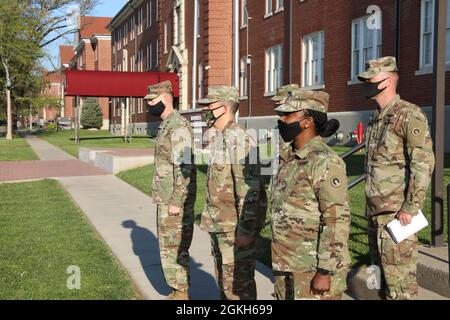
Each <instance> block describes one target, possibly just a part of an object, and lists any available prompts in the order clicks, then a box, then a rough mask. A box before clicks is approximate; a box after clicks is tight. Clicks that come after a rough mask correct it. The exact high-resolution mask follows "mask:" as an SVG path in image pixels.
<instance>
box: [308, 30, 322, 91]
mask: <svg viewBox="0 0 450 320" xmlns="http://www.w3.org/2000/svg"><path fill="white" fill-rule="evenodd" d="M316 39H317V40H318V41H319V44H318V53H317V56H318V61H316V60H313V57H314V40H316ZM302 47H303V50H302V51H303V52H302V87H305V88H308V87H309V88H311V87H315V86H323V85H324V82H325V80H324V60H325V59H324V57H325V54H324V51H325V33H324V31H319V32H314V33H310V34H308V35H306V36H304V37H303V44H302ZM314 63H318V64H319V66H318V69H319V71H318V73H319V74H318V81H317V82H316V81H314V80H315V78H316V74H315V71H316V68H315V67H313V66H314Z"/></svg>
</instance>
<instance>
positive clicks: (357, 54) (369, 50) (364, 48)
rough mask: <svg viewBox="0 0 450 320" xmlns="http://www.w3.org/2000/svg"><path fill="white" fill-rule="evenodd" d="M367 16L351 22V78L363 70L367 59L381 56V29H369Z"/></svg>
mask: <svg viewBox="0 0 450 320" xmlns="http://www.w3.org/2000/svg"><path fill="white" fill-rule="evenodd" d="M367 19H368V17H364V18H361V19H358V20H355V21H353V22H352V79H355V78H356V77H357V76H358V74H360V73H361V72H362V71H364V70H365V66H366V63H367V62H368V61H369V60H372V59H376V58H378V57H381V55H382V54H381V29H369V28H368V23H367Z"/></svg>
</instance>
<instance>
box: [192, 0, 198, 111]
mask: <svg viewBox="0 0 450 320" xmlns="http://www.w3.org/2000/svg"><path fill="white" fill-rule="evenodd" d="M199 15H200V10H199V7H198V0H194V19H195V21H194V39H193V41H194V43H193V46H192V47H193V49H194V50H193V54H192V60H193V63H192V65H193V66H192V109H196V108H197V45H198V41H197V34H198V28H199V24H198V20H199Z"/></svg>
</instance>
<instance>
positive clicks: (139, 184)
mask: <svg viewBox="0 0 450 320" xmlns="http://www.w3.org/2000/svg"><path fill="white" fill-rule="evenodd" d="M335 150H336V151H337V152H338V153H339V154H342V153H344V152H345V151H347V150H349V148H346V147H336V148H335ZM346 163H347V174H348V175H349V182H351V181H352V180H353V179H355V178H357V177H358V176H359V175H361V174H362V173H363V166H364V151H361V152H358V153H356V154H355V155H353V156H352V157H350V158H349V159H347V160H346ZM445 167H446V169H445V174H444V186H445V187H446V186H447V185H448V184H449V183H450V155H447V156H446V161H445ZM205 173H206V166H199V170H198V176H197V200H196V204H195V213H196V217H197V221H198V219H199V216H200V213H201V210H202V208H203V205H204V202H205V188H206V181H205V180H206V174H205ZM152 175H153V166H151V165H150V166H146V167H142V168H137V169H133V170H130V171H126V172H122V173H120V174H119V175H118V177H119V178H121V179H122V180H124V181H126V182H128V183H129V184H131V185H133V186H134V187H136V188H137V189H139V190H141V191H143V192H144V193H146V194H150V193H151V191H150V189H151V180H152ZM268 180H269V179H268V177H266V182H267V183H266V186H268ZM349 197H350V209H351V213H352V221H351V230H350V239H349V248H350V253H351V257H352V264H353V266H355V267H357V266H361V265H367V264H369V263H370V258H369V250H368V242H367V221H366V219H365V216H364V213H365V209H364V208H365V195H364V183H360V184H359V185H357V186H356V187H354V188H353V189H352V190H350V192H349ZM430 199H431V186H430V188H429V190H428V195H427V199H426V203H425V206H424V210H423V211H424V214H425V215H426V217H427V219H428V221H429V222H430V223H431V201H430ZM444 206H445V211H444V212H447V195H445V199H444ZM445 216H446V214H445ZM267 219H268V221H269V217H267ZM445 221H446V218H445ZM445 226H446V227H445V234H447V223H446V222H445ZM261 236H262V239H261V241H260V245H261V247H262V248H261V250H260V251H261V252H260V254H259V259H260V260H261V261H262V262H264V263H266V264H268V265H270V251H269V249H270V242H269V241H270V238H271V231H270V225H269V224H267V225H266V227H265V228H264V229H263V230H262V232H261ZM445 239H447V237H446V236H445ZM419 240H420V241H421V242H422V243H424V244H429V243H430V242H431V227H430V226H428V227H427V228H425V229H424V230H422V231H420V232H419Z"/></svg>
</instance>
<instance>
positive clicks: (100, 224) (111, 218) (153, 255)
mask: <svg viewBox="0 0 450 320" xmlns="http://www.w3.org/2000/svg"><path fill="white" fill-rule="evenodd" d="M27 141H28V142H29V143H30V145H31V146H32V148H33V150H35V152H36V153H37V154H38V155H39V157H41V159H42V158H44V159H46V160H47V161H34V162H35V163H50V162H52V161H49V160H51V159H52V160H53V162H54V163H55V164H54V168H55V166H56V164H57V163H60V164H61V163H65V164H66V165H67V167H66V168H67V170H66V171H64V170H62V172H61V173H60V175H59V177H57V178H55V179H56V180H57V181H59V182H60V183H61V185H62V186H63V187H64V188H65V189H66V190H67V192H68V193H69V194H70V195H71V197H72V198H73V200H74V201H75V202H76V203H77V204H78V205H79V207H80V208H81V209H82V211H83V212H84V213H85V215H86V216H87V218H88V219H89V221H90V222H91V224H92V226H93V227H94V228H95V230H96V231H97V232H98V234H99V235H100V236H101V237H102V238H103V240H104V241H105V242H106V244H107V245H108V246H109V248H110V250H111V251H112V253H113V254H114V255H115V256H116V258H117V259H118V261H119V262H120V263H121V264H122V265H123V266H124V267H125V269H126V270H127V271H128V273H129V274H130V276H131V278H132V279H133V281H134V283H135V285H136V286H137V288H138V290H139V291H140V292H141V294H142V295H143V297H144V298H145V299H151V300H156V299H163V298H164V296H166V295H167V294H168V293H169V288H168V287H167V286H166V284H165V281H164V276H163V274H162V270H161V263H160V256H159V245H158V239H157V231H156V206H155V205H154V204H153V203H152V201H151V199H150V197H149V196H147V195H145V194H143V193H142V192H140V191H139V190H137V189H135V188H134V187H132V186H130V185H128V184H127V183H125V182H124V181H122V180H120V179H119V178H117V177H115V176H113V175H106V174H104V173H103V175H94V176H81V175H83V174H82V172H80V171H78V172H69V171H70V170H69V166H70V164H72V165H73V166H74V165H75V162H79V160H73V159H74V158H73V157H71V156H70V155H67V154H65V152H63V151H61V150H59V149H58V148H56V147H54V146H52V145H51V144H48V143H46V142H45V141H42V140H41V139H38V138H32V137H27ZM55 149H57V150H55ZM1 165H2V163H1V162H0V166H1ZM84 165H86V166H87V167H86V168H89V170H98V169H96V168H93V167H92V166H90V165H88V164H84ZM0 169H1V168H0ZM10 170H11V169H10ZM12 170H14V171H15V170H16V169H14V168H13V169H12ZM86 170H87V169H86ZM0 172H1V170H0ZM84 173H86V171H84ZM70 175H74V176H70ZM75 175H77V176H75ZM50 176H52V177H55V176H57V175H56V174H51V175H50ZM149 179H150V177H149ZM0 181H1V179H0ZM210 252H211V245H210V237H209V234H207V233H206V232H204V231H202V230H201V229H200V228H199V227H198V226H195V229H194V239H193V242H192V246H191V250H190V254H191V289H190V295H191V297H192V299H205V300H213V299H218V298H219V290H218V287H217V284H216V280H215V276H214V264H213V259H212V257H211V255H210ZM256 282H257V289H258V299H259V300H272V299H273V297H272V296H271V294H272V292H273V279H272V271H271V270H270V269H269V268H267V267H266V266H264V265H263V264H261V263H258V264H257V273H256ZM419 294H420V296H419V298H420V299H424V300H428V299H443V298H444V297H441V296H439V295H436V294H434V293H432V292H430V291H428V290H424V289H422V288H420V292H419ZM343 299H344V300H352V297H350V296H348V295H344V297H343ZM444 299H445V298H444Z"/></svg>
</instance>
